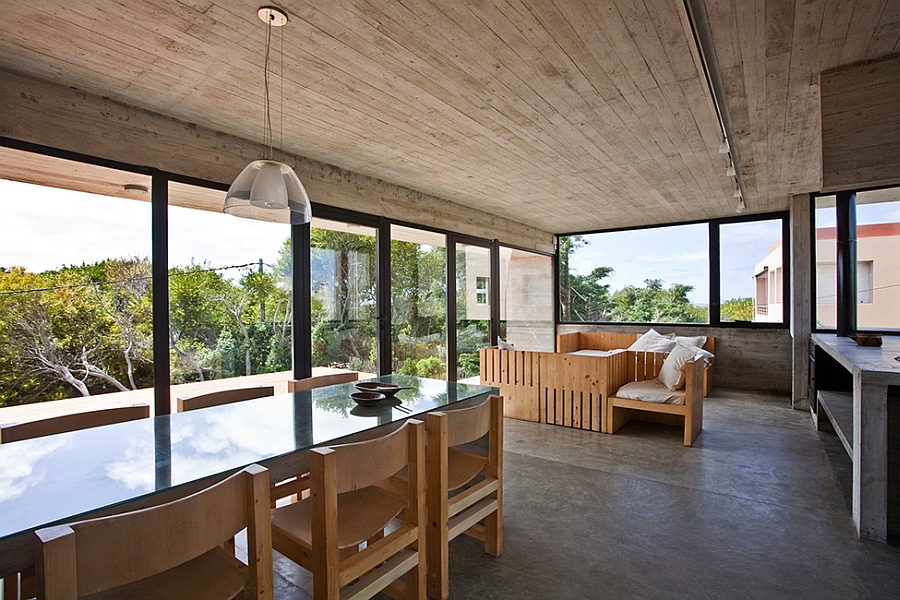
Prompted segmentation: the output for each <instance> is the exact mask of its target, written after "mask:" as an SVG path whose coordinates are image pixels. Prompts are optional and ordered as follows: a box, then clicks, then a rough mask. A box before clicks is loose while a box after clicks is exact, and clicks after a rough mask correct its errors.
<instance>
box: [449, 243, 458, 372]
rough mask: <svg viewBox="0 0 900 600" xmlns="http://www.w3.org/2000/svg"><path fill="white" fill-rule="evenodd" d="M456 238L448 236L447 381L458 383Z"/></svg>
mask: <svg viewBox="0 0 900 600" xmlns="http://www.w3.org/2000/svg"><path fill="white" fill-rule="evenodd" d="M456 377H457V364H456V236H455V235H453V234H449V235H447V379H448V380H449V381H456Z"/></svg>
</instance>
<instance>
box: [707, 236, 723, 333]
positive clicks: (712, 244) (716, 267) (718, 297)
mask: <svg viewBox="0 0 900 600" xmlns="http://www.w3.org/2000/svg"><path fill="white" fill-rule="evenodd" d="M719 236H720V229H719V223H718V222H710V224H709V324H710V326H712V327H719V326H720V325H721V324H722V290H721V286H722V268H721V267H722V263H721V256H722V254H721V250H722V245H721V243H720V237H719Z"/></svg>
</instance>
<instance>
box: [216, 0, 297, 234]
mask: <svg viewBox="0 0 900 600" xmlns="http://www.w3.org/2000/svg"><path fill="white" fill-rule="evenodd" d="M256 14H257V15H258V16H259V18H260V19H261V20H262V21H263V22H264V23H265V24H266V56H265V103H266V105H265V108H266V120H265V142H266V145H267V146H268V155H267V156H266V158H265V159H263V160H254V161H253V162H251V163H250V164H249V165H247V166H246V167H244V170H243V171H241V173H240V175H238V176H237V178H236V179H235V180H234V183H232V184H231V187H230V188H228V193H227V194H225V206H224V209H223V210H224V211H225V212H226V213H228V214H230V215H235V216H238V217H245V218H249V219H263V220H272V216H275V215H273V213H275V214H277V213H283V214H277V216H283V217H286V219H285V220H289V222H290V223H291V224H302V223H309V221H310V219H311V218H312V210H311V209H310V205H309V197H308V196H307V195H306V190H305V189H303V184H302V183H300V179H299V178H298V177H297V174H296V173H294V170H293V169H292V168H291V167H290V166H288V165H286V164H284V163H281V162H278V161H276V160H273V150H272V145H273V143H272V137H273V136H272V114H271V109H270V106H269V51H270V49H271V46H272V28H273V27H282V26H284V24H285V23H287V22H288V15H287V13H286V12H285V11H284V10H282V9H280V8H278V7H276V6H263V7H261V8H260V9H259V10H258V11H257V12H256ZM277 220H279V221H281V220H282V219H281V218H279V219H277Z"/></svg>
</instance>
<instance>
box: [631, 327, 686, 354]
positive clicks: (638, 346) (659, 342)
mask: <svg viewBox="0 0 900 600" xmlns="http://www.w3.org/2000/svg"><path fill="white" fill-rule="evenodd" d="M674 337H675V334H674V333H670V334H669V335H663V334H661V333H657V332H656V331H654V330H653V329H651V330H650V331H648V332H647V333H645V334H644V335H642V336H641V337H639V338H638V339H637V341H636V342H635V343H633V344H632V345H630V346H629V347H628V349H629V350H632V351H634V352H671V351H672V348H674V347H675V340H674V339H672V338H674Z"/></svg>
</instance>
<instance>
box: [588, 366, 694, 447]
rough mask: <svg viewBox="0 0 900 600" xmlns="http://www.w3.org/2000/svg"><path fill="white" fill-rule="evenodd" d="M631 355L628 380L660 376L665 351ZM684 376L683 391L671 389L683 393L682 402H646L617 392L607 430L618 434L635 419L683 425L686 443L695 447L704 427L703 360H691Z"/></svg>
mask: <svg viewBox="0 0 900 600" xmlns="http://www.w3.org/2000/svg"><path fill="white" fill-rule="evenodd" d="M627 355H628V367H627V368H628V374H627V378H626V379H625V381H622V383H623V384H624V383H625V382H631V381H647V380H651V379H653V378H654V377H657V376H658V375H659V372H660V369H661V368H662V364H663V362H664V359H665V355H664V354H657V353H653V352H646V353H645V352H631V351H629V352H628V353H627ZM681 370H682V372H683V373H684V376H685V386H684V389H683V390H679V391H675V392H672V394H674V395H677V396H681V404H667V403H659V402H644V401H642V400H635V399H630V398H619V397H618V396H616V395H615V394H613V395H612V396H610V397H609V398H608V400H607V410H608V414H607V419H606V421H607V423H609V431H608V433H615V432H616V431H618V430H619V429H620V428H621V427H622V426H623V425H625V424H626V423H628V421H630V420H631V419H632V418H640V419H642V420H645V421H650V422H653V423H662V424H666V425H683V426H684V445H685V446H692V445H693V444H694V441H695V440H696V439H697V436H698V435H700V430H701V429H703V373H704V365H703V361H702V360H698V359H695V358H693V359H690V360H688V361H687V362H685V363H684V366H683V367H682V368H681Z"/></svg>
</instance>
